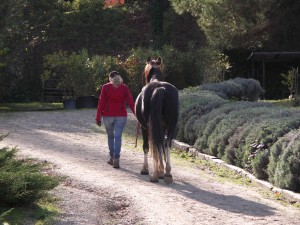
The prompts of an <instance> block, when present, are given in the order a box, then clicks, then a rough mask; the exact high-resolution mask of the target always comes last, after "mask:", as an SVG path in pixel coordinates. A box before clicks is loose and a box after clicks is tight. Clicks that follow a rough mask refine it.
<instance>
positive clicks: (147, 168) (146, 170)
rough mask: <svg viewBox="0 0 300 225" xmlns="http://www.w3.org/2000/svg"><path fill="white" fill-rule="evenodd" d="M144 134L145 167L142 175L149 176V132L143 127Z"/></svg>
mask: <svg viewBox="0 0 300 225" xmlns="http://www.w3.org/2000/svg"><path fill="white" fill-rule="evenodd" d="M142 134H143V151H144V165H143V169H142V170H141V174H142V175H149V167H148V153H149V142H148V130H147V129H145V128H144V127H143V126H142Z"/></svg>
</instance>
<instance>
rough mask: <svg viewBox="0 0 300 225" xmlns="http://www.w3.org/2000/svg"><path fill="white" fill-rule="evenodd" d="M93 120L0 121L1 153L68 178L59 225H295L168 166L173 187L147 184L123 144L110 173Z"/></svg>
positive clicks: (277, 211) (273, 204)
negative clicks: (5, 150) (11, 151)
mask: <svg viewBox="0 0 300 225" xmlns="http://www.w3.org/2000/svg"><path fill="white" fill-rule="evenodd" d="M94 117H95V110H93V109H88V110H76V111H53V112H49V111H48V112H17V113H1V114H0V132H1V133H3V132H10V135H9V136H8V137H7V138H5V139H4V140H3V141H1V142H0V147H3V146H11V147H12V146H18V148H19V149H20V152H19V154H20V155H22V156H26V157H33V158H37V159H40V160H46V161H48V162H51V163H53V165H54V166H53V171H54V172H55V173H59V174H63V175H66V176H67V177H68V178H67V180H66V181H65V182H64V183H63V184H61V185H60V186H59V187H58V188H56V189H55V190H54V191H53V193H54V194H55V195H57V196H59V197H60V198H61V201H60V202H59V206H60V207H61V210H62V214H61V216H60V218H59V219H58V221H57V223H56V224H58V225H67V224H76V225H81V224H89V225H98V224H144V225H160V224H162V225H185V224H186V225H191V224H201V225H202V224H210V225H211V224H222V225H229V224H230V225H234V224H242V225H245V224H255V225H259V224H272V225H279V224H282V225H287V224H300V210H299V209H296V208H294V207H291V206H288V205H282V204H281V203H279V202H278V201H275V200H271V199H268V198H267V197H266V195H263V194H262V193H261V192H258V191H256V190H255V189H254V188H246V187H244V186H240V185H235V184H233V183H229V182H220V181H218V179H216V178H215V177H214V176H212V175H210V174H205V173H203V172H201V171H199V170H197V169H193V168H187V167H184V166H180V165H175V164H173V167H172V175H173V178H174V182H173V183H172V184H170V185H166V184H165V183H163V182H162V181H160V183H150V182H149V177H148V176H142V175H140V173H139V172H140V169H141V167H142V162H143V155H142V152H141V151H137V150H136V149H134V143H126V142H123V146H124V149H123V150H122V155H121V168H120V169H119V170H117V169H113V168H112V167H111V166H109V165H108V164H107V163H106V161H107V159H108V149H107V141H106V136H105V131H104V127H101V128H100V129H99V128H98V127H97V126H96V125H95V124H94ZM129 119H130V120H133V119H134V118H133V117H132V115H130V117H129ZM149 162H151V160H150V161H149Z"/></svg>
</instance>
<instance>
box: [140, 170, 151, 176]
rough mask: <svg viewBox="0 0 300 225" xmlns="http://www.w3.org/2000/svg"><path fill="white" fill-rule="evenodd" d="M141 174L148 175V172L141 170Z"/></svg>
mask: <svg viewBox="0 0 300 225" xmlns="http://www.w3.org/2000/svg"><path fill="white" fill-rule="evenodd" d="M141 174H142V175H149V171H148V170H142V171H141Z"/></svg>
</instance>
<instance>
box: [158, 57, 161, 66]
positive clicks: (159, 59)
mask: <svg viewBox="0 0 300 225" xmlns="http://www.w3.org/2000/svg"><path fill="white" fill-rule="evenodd" d="M157 62H158V65H160V64H161V58H160V57H158V59H157Z"/></svg>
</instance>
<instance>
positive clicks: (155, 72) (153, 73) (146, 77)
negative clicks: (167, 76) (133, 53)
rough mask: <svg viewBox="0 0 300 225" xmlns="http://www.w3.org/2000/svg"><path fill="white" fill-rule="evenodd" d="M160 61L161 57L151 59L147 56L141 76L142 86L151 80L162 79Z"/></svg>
mask: <svg viewBox="0 0 300 225" xmlns="http://www.w3.org/2000/svg"><path fill="white" fill-rule="evenodd" d="M161 69H162V63H161V58H160V57H158V58H157V59H151V57H148V58H147V62H146V66H145V70H144V73H143V77H142V83H143V86H144V85H146V84H148V83H150V81H151V80H154V79H156V80H159V81H163V80H164V78H163V75H162V73H161Z"/></svg>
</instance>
